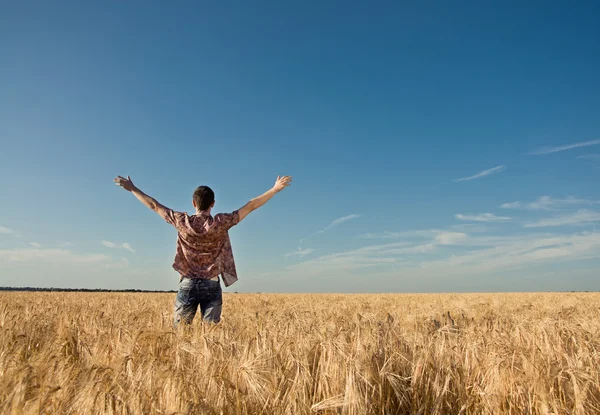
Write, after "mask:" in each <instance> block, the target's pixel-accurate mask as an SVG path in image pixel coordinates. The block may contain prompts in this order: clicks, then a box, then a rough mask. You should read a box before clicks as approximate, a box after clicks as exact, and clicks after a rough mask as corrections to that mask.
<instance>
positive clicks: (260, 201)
mask: <svg viewBox="0 0 600 415" xmlns="http://www.w3.org/2000/svg"><path fill="white" fill-rule="evenodd" d="M276 193H277V192H276V191H275V189H269V190H267V191H266V192H265V193H263V194H262V195H260V196H258V197H255V198H254V199H252V200H251V201H250V202H248V205H247V206H248V208H249V209H250V210H251V211H252V210H256V209H258V208H259V207H261V206H262V205H264V204H265V203H267V202H268V201H269V200H270V199H271V198H272V197H273V196H275V194H276Z"/></svg>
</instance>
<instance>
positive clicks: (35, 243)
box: [29, 242, 42, 248]
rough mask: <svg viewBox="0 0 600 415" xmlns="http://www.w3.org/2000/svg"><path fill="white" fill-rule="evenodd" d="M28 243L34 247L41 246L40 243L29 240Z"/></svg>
mask: <svg viewBox="0 0 600 415" xmlns="http://www.w3.org/2000/svg"><path fill="white" fill-rule="evenodd" d="M29 245H31V246H33V247H34V248H41V247H42V244H39V243H37V242H29Z"/></svg>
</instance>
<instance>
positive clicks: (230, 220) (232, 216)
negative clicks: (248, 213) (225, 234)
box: [215, 210, 240, 230]
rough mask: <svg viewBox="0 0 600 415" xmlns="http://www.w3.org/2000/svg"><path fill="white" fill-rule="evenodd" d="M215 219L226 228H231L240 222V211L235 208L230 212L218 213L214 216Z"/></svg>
mask: <svg viewBox="0 0 600 415" xmlns="http://www.w3.org/2000/svg"><path fill="white" fill-rule="evenodd" d="M215 220H216V221H217V223H219V226H222V227H223V228H225V229H226V230H229V229H231V228H232V227H234V226H235V225H237V224H238V223H240V212H239V211H237V210H235V211H233V212H232V213H219V214H218V215H216V216H215Z"/></svg>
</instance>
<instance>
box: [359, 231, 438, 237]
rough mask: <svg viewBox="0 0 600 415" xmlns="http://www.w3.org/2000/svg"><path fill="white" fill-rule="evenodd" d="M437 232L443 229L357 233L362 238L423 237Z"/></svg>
mask: <svg viewBox="0 0 600 415" xmlns="http://www.w3.org/2000/svg"><path fill="white" fill-rule="evenodd" d="M439 232H443V231H441V230H437V229H427V230H417V231H405V232H390V231H384V232H382V233H365V234H362V235H359V238H364V239H398V238H425V237H430V236H433V235H437V234H438V233H439Z"/></svg>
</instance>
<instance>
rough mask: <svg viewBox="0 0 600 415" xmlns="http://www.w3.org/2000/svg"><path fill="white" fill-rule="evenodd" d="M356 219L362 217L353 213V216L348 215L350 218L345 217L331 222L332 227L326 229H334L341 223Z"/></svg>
mask: <svg viewBox="0 0 600 415" xmlns="http://www.w3.org/2000/svg"><path fill="white" fill-rule="evenodd" d="M356 218H360V215H357V214H356V213H353V214H352V215H348V216H343V217H341V218H337V219H336V220H334V221H333V222H331V225H329V226H328V227H327V228H325V229H329V228H331V227H333V226H335V225H339V224H340V223H344V222H348V221H349V220H352V219H356Z"/></svg>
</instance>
